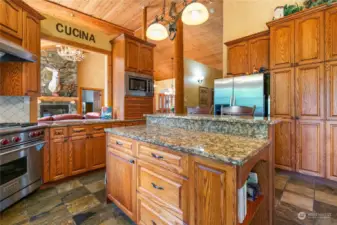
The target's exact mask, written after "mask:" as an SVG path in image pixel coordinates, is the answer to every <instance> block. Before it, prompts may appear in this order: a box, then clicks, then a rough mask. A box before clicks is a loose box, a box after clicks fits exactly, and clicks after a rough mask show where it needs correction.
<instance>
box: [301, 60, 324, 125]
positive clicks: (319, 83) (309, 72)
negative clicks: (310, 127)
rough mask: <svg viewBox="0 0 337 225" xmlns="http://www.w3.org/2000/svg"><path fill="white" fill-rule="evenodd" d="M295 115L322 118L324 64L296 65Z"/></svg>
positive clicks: (305, 117) (303, 117) (302, 117)
mask: <svg viewBox="0 0 337 225" xmlns="http://www.w3.org/2000/svg"><path fill="white" fill-rule="evenodd" d="M295 81H296V84H295V92H296V93H295V96H296V116H297V117H298V118H300V119H324V118H325V112H324V111H325V110H324V64H323V63H319V64H309V65H304V66H299V67H296V74H295Z"/></svg>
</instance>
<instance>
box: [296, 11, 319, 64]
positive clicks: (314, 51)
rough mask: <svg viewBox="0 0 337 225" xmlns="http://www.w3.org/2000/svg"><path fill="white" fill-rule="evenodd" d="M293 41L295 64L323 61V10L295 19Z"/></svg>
mask: <svg viewBox="0 0 337 225" xmlns="http://www.w3.org/2000/svg"><path fill="white" fill-rule="evenodd" d="M295 43H296V44H295ZM295 43H293V45H294V46H295V63H296V65H303V64H311V63H319V62H322V61H324V12H317V13H313V14H310V15H307V16H303V17H301V18H299V19H296V20H295Z"/></svg>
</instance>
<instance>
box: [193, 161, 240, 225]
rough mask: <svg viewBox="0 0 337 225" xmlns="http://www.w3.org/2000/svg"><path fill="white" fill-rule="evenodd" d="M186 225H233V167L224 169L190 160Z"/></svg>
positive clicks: (234, 222)
mask: <svg viewBox="0 0 337 225" xmlns="http://www.w3.org/2000/svg"><path fill="white" fill-rule="evenodd" d="M189 168H190V178H193V179H190V180H189V182H190V184H189V185H190V197H189V202H190V221H189V222H190V223H189V224H190V225H205V224H217V225H227V224H236V223H237V221H236V220H235V221H233V219H234V218H236V217H235V216H234V217H233V214H236V213H237V211H236V210H235V209H236V208H235V207H233V204H234V202H236V198H237V197H236V196H233V193H236V191H235V190H234V189H235V188H236V185H235V184H234V180H235V172H234V170H235V167H231V168H232V169H229V168H228V169H225V168H224V167H219V166H218V165H216V164H214V161H209V160H204V159H201V158H199V157H191V163H190V167H189Z"/></svg>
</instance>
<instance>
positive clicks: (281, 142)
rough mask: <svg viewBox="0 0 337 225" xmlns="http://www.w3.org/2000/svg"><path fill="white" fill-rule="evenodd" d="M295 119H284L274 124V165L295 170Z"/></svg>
mask: <svg viewBox="0 0 337 225" xmlns="http://www.w3.org/2000/svg"><path fill="white" fill-rule="evenodd" d="M295 146H296V145H295V120H291V119H284V120H282V122H281V123H279V124H277V125H275V166H276V167H277V168H280V169H284V170H290V171H292V170H295Z"/></svg>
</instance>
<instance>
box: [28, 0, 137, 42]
mask: <svg viewBox="0 0 337 225" xmlns="http://www.w3.org/2000/svg"><path fill="white" fill-rule="evenodd" d="M29 4H30V5H31V6H32V7H34V8H35V9H36V10H38V11H39V12H41V13H44V14H47V15H57V18H59V19H62V20H64V21H67V22H72V23H75V24H81V25H84V26H87V27H89V28H92V29H96V30H99V31H102V32H104V33H105V34H109V35H111V34H116V35H118V33H128V34H131V35H133V31H132V30H130V29H127V28H125V27H122V26H119V25H117V24H113V23H110V22H107V21H105V20H102V19H99V18H96V17H93V16H90V15H88V14H85V13H82V12H80V11H77V10H73V9H70V8H68V7H65V6H62V5H60V4H57V3H54V2H49V1H45V0H29Z"/></svg>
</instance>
